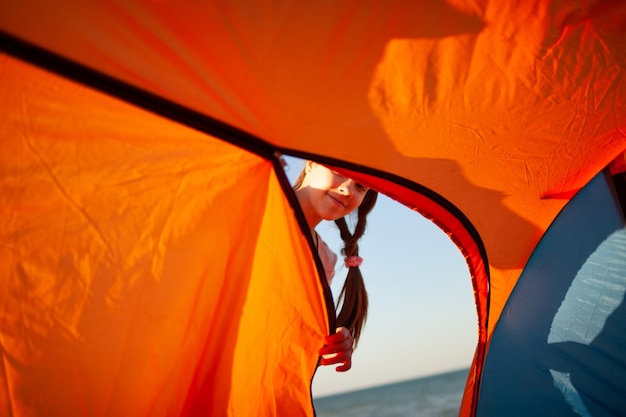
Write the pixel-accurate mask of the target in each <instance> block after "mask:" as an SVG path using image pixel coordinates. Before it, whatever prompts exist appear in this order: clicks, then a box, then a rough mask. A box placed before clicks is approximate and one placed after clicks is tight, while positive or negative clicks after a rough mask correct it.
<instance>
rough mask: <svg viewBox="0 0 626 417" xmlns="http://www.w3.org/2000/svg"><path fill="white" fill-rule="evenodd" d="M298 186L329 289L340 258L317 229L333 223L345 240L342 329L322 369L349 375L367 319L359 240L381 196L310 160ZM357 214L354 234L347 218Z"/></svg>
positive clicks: (329, 341)
mask: <svg viewBox="0 0 626 417" xmlns="http://www.w3.org/2000/svg"><path fill="white" fill-rule="evenodd" d="M293 188H294V189H295V191H296V196H297V198H298V201H299V203H300V206H301V207H302V211H303V212H304V217H305V218H306V221H307V224H308V226H309V229H310V230H311V235H312V236H313V239H314V242H315V244H316V246H317V250H318V253H319V255H320V258H321V260H322V263H323V264H324V270H325V272H326V277H327V279H328V284H329V285H330V282H331V280H332V278H333V276H334V274H335V272H334V271H335V263H336V261H337V255H336V254H335V253H333V252H332V251H331V250H330V248H329V247H328V246H327V245H326V243H325V242H324V241H323V240H322V239H321V238H320V236H319V235H318V234H317V232H316V231H315V227H316V226H317V225H318V224H319V223H320V222H321V221H322V220H334V221H335V223H336V224H337V226H338V227H339V232H340V234H341V239H342V240H343V242H344V247H343V249H342V251H341V253H342V255H344V257H345V258H344V262H345V264H346V267H347V268H348V276H347V277H346V281H345V283H344V286H343V289H342V290H341V293H340V295H339V300H343V304H342V308H341V311H340V312H339V315H338V316H337V324H338V325H339V327H338V328H337V332H336V333H335V334H332V335H330V336H327V337H326V340H325V344H324V347H322V349H320V355H321V356H322V360H321V364H322V365H332V364H341V365H340V366H338V367H337V368H336V370H337V371H339V372H345V371H347V370H349V369H350V368H351V367H352V352H353V350H354V347H355V345H356V344H357V343H358V340H359V337H360V335H361V330H362V328H363V324H364V322H365V318H366V316H367V292H366V291H365V284H364V282H363V277H362V276H361V271H360V270H359V265H360V264H361V262H362V259H361V258H360V257H359V246H358V244H357V242H358V240H359V239H360V238H361V236H362V235H363V233H364V232H365V225H366V223H367V220H366V218H367V214H368V213H369V212H370V211H371V210H372V208H373V207H374V204H375V203H376V198H377V197H378V193H377V192H376V191H374V190H370V189H368V188H367V187H365V186H363V185H362V184H359V183H357V182H355V181H353V180H351V179H349V178H345V177H343V176H341V175H339V174H338V173H336V172H335V171H332V170H330V169H328V168H326V167H325V166H323V165H320V164H318V163H316V162H313V161H306V163H305V165H304V169H303V170H302V172H301V173H300V176H299V177H298V179H297V180H296V182H295V183H294V187H293ZM354 210H357V224H356V226H355V228H354V233H351V232H350V230H349V228H348V225H347V222H346V220H345V218H344V217H345V216H347V215H348V214H350V213H352V212H353V211H354Z"/></svg>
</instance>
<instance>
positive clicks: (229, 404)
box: [0, 56, 328, 416]
mask: <svg viewBox="0 0 626 417" xmlns="http://www.w3.org/2000/svg"><path fill="white" fill-rule="evenodd" d="M0 59H1V62H2V66H1V69H0V84H2V85H3V94H2V100H1V102H0V113H1V114H2V115H3V122H2V124H1V126H0V149H1V152H0V158H1V159H0V201H1V203H0V210H2V215H1V216H0V247H1V248H2V249H1V250H0V275H1V276H2V277H3V279H2V280H0V305H1V306H2V308H1V309H0V329H1V333H0V337H1V338H0V342H1V345H2V352H1V356H2V357H1V361H0V364H1V365H0V369H1V370H2V372H0V379H1V380H2V389H0V410H1V413H2V414H3V415H12V416H42V415H102V416H104V415H109V416H117V415H133V416H142V415H146V416H147V415H150V416H159V415H161V416H170V415H183V414H184V412H185V411H189V413H188V414H189V415H198V414H197V413H198V412H199V411H203V412H208V413H209V415H226V414H228V413H232V414H235V415H249V416H253V415H254V416H257V415H284V412H285V410H296V407H297V409H298V410H300V413H299V414H300V415H312V406H311V401H310V388H309V382H310V378H311V377H312V375H313V372H314V369H315V365H316V361H317V349H318V348H319V347H321V345H322V342H323V336H324V334H326V333H327V332H328V326H327V324H326V315H325V308H326V307H325V306H324V304H323V299H324V298H323V294H321V289H320V286H319V278H318V277H317V274H316V272H315V266H314V263H313V258H312V256H311V252H310V250H309V248H308V246H307V244H306V240H304V239H303V237H302V234H301V232H300V229H299V228H298V226H297V225H296V224H295V220H294V216H293V209H292V208H291V207H290V206H289V205H288V203H287V201H286V199H285V196H284V193H283V191H282V189H281V188H280V187H279V185H278V183H277V180H276V178H275V176H274V173H273V168H272V165H271V164H270V163H269V162H268V161H266V160H264V159H263V158H260V157H258V156H255V155H252V154H250V153H248V152H246V151H243V150H241V149H239V148H236V147H234V146H232V145H229V144H226V143H224V142H222V141H220V140H217V139H214V138H211V137H208V136H206V135H203V134H200V133H198V132H196V131H193V130H190V129H188V128H184V127H182V126H178V125H175V124H173V123H170V122H168V121H167V120H164V119H161V118H157V117H155V116H154V115H151V114H149V113H146V112H143V111H140V110H137V109H135V108H133V107H132V106H129V105H127V104H124V103H121V102H119V101H116V100H113V99H111V98H109V97H106V96H104V95H102V94H98V93H94V92H93V91H90V90H88V89H85V88H82V87H79V86H76V85H74V84H72V83H70V82H67V81H65V80H61V79H59V78H58V77H54V76H51V75H50V74H46V73H45V72H43V71H41V70H38V69H33V68H32V67H30V66H27V65H24V64H22V63H19V62H16V61H14V60H12V59H9V58H7V57H6V56H3V57H1V58H0ZM293 294H298V296H299V297H305V299H306V300H308V302H306V303H301V302H299V299H298V298H294V297H293ZM293 340H299V341H302V343H301V344H294V343H293ZM283 363H293V364H297V367H296V368H295V370H293V371H292V372H282V373H280V372H279V373H267V369H274V368H276V367H281V366H282V365H281V364H283ZM294 372H295V374H294ZM302 375H308V377H307V378H306V379H302V377H301V376H302ZM283 391H287V393H286V394H285V393H284V392H283ZM275 394H276V395H275ZM253 397H258V399H259V401H252V402H250V401H249V399H250V398H253ZM273 398H278V399H281V398H287V399H289V402H285V401H276V400H273ZM272 401H274V402H276V404H274V405H272ZM267 407H273V411H272V412H270V411H269V410H268V409H267Z"/></svg>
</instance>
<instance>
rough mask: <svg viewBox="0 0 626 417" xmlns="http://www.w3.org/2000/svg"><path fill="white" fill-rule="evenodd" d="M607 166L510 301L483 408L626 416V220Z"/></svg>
mask: <svg viewBox="0 0 626 417" xmlns="http://www.w3.org/2000/svg"><path fill="white" fill-rule="evenodd" d="M615 199H616V197H615V194H614V190H613V189H612V185H611V181H610V177H609V176H608V175H607V174H605V173H601V174H599V175H598V176H597V177H596V178H595V179H594V180H593V181H591V182H590V183H589V184H588V185H587V186H586V187H585V188H584V189H583V190H582V191H581V192H580V193H579V194H578V195H576V196H575V198H574V199H573V200H572V201H571V202H570V204H569V205H567V206H566V207H565V208H564V210H563V211H562V212H561V213H560V215H559V216H558V217H557V219H556V220H555V222H554V223H553V224H552V226H551V227H550V229H549V230H548V232H547V233H546V235H545V236H544V238H543V239H542V241H541V242H540V244H539V245H538V246H537V249H536V250H535V252H534V253H533V255H532V257H531V258H530V260H529V263H528V265H527V266H526V269H525V271H524V273H523V274H522V276H521V277H520V280H519V282H518V284H517V286H516V288H515V289H514V291H513V293H512V294H511V297H510V299H509V301H508V303H507V305H506V306H505V309H504V312H503V315H502V317H501V320H500V322H499V323H498V325H497V326H496V328H495V330H494V334H493V338H492V340H491V345H490V348H489V353H488V355H487V358H486V361H485V371H484V374H483V380H482V385H481V389H480V400H479V403H478V408H477V416H546V417H547V416H551V417H553V416H583V417H589V416H593V417H608V416H623V415H626V304H625V303H624V293H625V292H626V227H625V222H624V217H623V214H622V213H621V212H620V210H619V205H618V204H616V201H615Z"/></svg>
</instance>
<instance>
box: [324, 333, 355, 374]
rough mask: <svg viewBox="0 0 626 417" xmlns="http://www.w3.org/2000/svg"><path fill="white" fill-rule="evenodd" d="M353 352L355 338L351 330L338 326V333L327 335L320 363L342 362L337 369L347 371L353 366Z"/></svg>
mask: <svg viewBox="0 0 626 417" xmlns="http://www.w3.org/2000/svg"><path fill="white" fill-rule="evenodd" d="M352 352H354V339H353V338H352V335H351V334H350V331H349V330H348V329H346V328H345V327H338V328H337V333H335V334H331V335H330V336H326V339H324V347H323V348H321V349H320V351H319V353H320V355H321V356H322V360H321V362H320V364H322V365H333V364H337V363H340V364H341V365H340V366H338V367H337V368H335V370H336V371H337V372H345V371H347V370H349V369H350V368H351V367H352Z"/></svg>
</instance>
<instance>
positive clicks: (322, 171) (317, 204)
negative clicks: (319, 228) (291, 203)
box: [296, 161, 368, 228]
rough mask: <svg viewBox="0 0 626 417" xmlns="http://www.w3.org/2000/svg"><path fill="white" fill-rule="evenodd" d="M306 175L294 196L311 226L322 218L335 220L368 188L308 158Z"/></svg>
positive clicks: (353, 207)
mask: <svg viewBox="0 0 626 417" xmlns="http://www.w3.org/2000/svg"><path fill="white" fill-rule="evenodd" d="M305 171H306V175H305V177H304V179H303V181H302V185H301V186H300V187H299V188H298V189H297V190H296V195H297V196H298V200H299V201H300V204H301V206H302V209H303V211H304V215H305V217H306V219H307V222H308V224H309V226H310V227H311V228H314V227H315V226H316V225H317V224H318V223H319V222H320V221H322V220H336V219H339V218H341V217H344V216H346V215H348V214H350V213H351V212H353V211H354V210H355V209H356V208H357V207H359V205H360V204H361V203H362V202H363V198H365V194H366V193H367V190H368V188H366V187H365V186H363V185H361V184H359V183H357V182H354V181H353V180H351V179H349V178H346V177H342V176H341V175H339V174H338V173H336V172H335V171H331V170H330V169H328V168H326V167H325V166H323V165H320V164H318V163H315V162H312V161H307V163H306V166H305Z"/></svg>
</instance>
